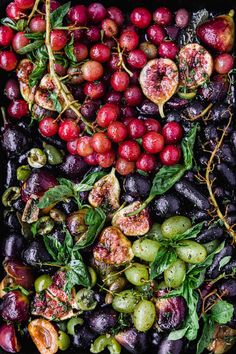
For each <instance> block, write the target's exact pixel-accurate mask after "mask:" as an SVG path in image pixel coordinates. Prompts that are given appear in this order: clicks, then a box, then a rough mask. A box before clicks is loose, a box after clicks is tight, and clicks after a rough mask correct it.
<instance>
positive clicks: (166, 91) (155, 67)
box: [139, 58, 179, 118]
mask: <svg viewBox="0 0 236 354" xmlns="http://www.w3.org/2000/svg"><path fill="white" fill-rule="evenodd" d="M139 81H140V85H141V88H142V90H143V93H144V95H145V96H146V97H147V98H148V99H149V100H151V101H152V102H154V103H155V104H156V105H157V106H158V108H159V113H160V115H161V117H162V118H163V117H164V116H165V114H164V111H163V107H164V104H165V103H166V102H167V101H168V100H169V99H170V98H171V97H172V96H173V95H174V93H175V92H176V90H177V87H178V84H179V73H178V68H177V66H176V64H175V63H174V62H173V61H172V60H170V59H164V58H159V59H152V60H150V61H149V62H148V63H147V64H146V65H145V66H144V67H143V69H142V71H141V73H140V77H139Z"/></svg>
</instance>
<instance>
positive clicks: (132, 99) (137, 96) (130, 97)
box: [124, 85, 143, 107]
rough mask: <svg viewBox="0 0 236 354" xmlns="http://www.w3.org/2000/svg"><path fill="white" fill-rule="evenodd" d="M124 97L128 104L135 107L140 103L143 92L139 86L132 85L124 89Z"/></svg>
mask: <svg viewBox="0 0 236 354" xmlns="http://www.w3.org/2000/svg"><path fill="white" fill-rule="evenodd" d="M124 98H125V103H126V104H127V105H128V106H134V107H136V106H138V105H140V104H141V103H142V100H143V92H142V90H141V89H140V87H138V86H135V85H132V86H130V87H128V88H127V89H126V90H125V92H124Z"/></svg>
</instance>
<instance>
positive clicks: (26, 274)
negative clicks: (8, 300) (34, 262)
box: [4, 261, 34, 289]
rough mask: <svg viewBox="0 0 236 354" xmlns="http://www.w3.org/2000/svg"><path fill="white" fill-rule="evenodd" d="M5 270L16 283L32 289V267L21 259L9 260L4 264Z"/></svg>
mask: <svg viewBox="0 0 236 354" xmlns="http://www.w3.org/2000/svg"><path fill="white" fill-rule="evenodd" d="M4 270H5V272H6V273H7V275H8V276H9V277H11V278H12V279H13V281H14V283H15V284H17V285H20V286H22V287H23V288H25V289H31V288H32V286H33V283H34V275H33V272H32V269H31V268H30V267H27V266H26V265H25V264H24V263H23V262H20V261H7V262H5V264H4Z"/></svg>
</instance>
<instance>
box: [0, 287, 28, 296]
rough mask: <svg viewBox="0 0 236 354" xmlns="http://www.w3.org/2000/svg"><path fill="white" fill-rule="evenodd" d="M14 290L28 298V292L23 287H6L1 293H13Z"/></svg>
mask: <svg viewBox="0 0 236 354" xmlns="http://www.w3.org/2000/svg"><path fill="white" fill-rule="evenodd" d="M14 290H20V291H21V292H22V294H23V295H25V296H29V294H30V293H29V291H28V290H26V289H25V288H23V286H21V285H14V286H7V287H5V288H4V289H3V291H5V292H6V293H8V292H9V291H14Z"/></svg>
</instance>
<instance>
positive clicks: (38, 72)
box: [29, 61, 47, 87]
mask: <svg viewBox="0 0 236 354" xmlns="http://www.w3.org/2000/svg"><path fill="white" fill-rule="evenodd" d="M46 69H47V64H46V63H43V62H41V61H40V62H38V63H36V67H35V68H34V70H33V71H32V72H31V74H30V76H29V86H30V87H34V86H35V85H36V84H37V83H38V81H39V80H40V79H41V78H42V76H43V74H44V72H45V71H46Z"/></svg>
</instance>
